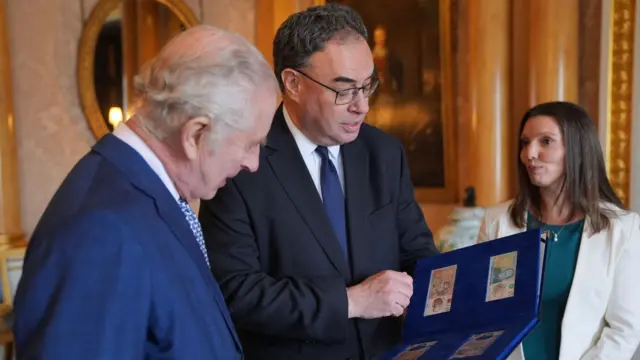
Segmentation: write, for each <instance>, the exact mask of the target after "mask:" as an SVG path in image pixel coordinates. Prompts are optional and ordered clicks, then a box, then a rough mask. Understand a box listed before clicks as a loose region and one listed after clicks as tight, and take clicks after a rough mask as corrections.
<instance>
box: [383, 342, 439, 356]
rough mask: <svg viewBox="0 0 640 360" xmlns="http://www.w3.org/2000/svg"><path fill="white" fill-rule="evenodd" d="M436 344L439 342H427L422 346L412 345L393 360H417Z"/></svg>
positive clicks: (421, 344)
mask: <svg viewBox="0 0 640 360" xmlns="http://www.w3.org/2000/svg"><path fill="white" fill-rule="evenodd" d="M436 343H437V341H427V342H423V343H420V344H415V345H410V346H408V347H407V348H406V349H405V350H404V351H403V352H401V353H400V354H398V355H396V357H394V358H393V360H417V359H418V358H419V357H420V356H422V355H424V353H426V352H427V351H428V350H429V349H431V347H433V345H435V344H436Z"/></svg>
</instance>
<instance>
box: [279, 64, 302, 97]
mask: <svg viewBox="0 0 640 360" xmlns="http://www.w3.org/2000/svg"><path fill="white" fill-rule="evenodd" d="M280 77H281V78H282V83H283V84H284V93H286V94H287V95H288V96H289V98H290V99H291V100H293V101H295V102H298V99H299V98H300V77H299V76H298V73H296V72H295V71H294V70H291V69H284V70H282V72H281V73H280Z"/></svg>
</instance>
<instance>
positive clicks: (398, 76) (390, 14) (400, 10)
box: [328, 0, 457, 202]
mask: <svg viewBox="0 0 640 360" xmlns="http://www.w3.org/2000/svg"><path fill="white" fill-rule="evenodd" d="M328 2H338V3H342V4H345V5H348V6H350V7H352V8H353V9H354V10H356V11H357V12H358V13H359V14H360V15H361V16H362V18H363V20H364V22H365V25H366V26H367V29H368V32H369V39H368V40H369V43H370V46H371V49H372V52H373V57H374V62H375V65H376V70H377V72H378V74H379V77H380V81H381V83H380V87H379V89H378V91H377V92H376V94H375V95H374V96H373V97H372V99H371V100H370V105H371V109H370V111H369V114H368V115H367V120H366V121H367V122H368V123H370V124H372V125H374V126H376V127H378V128H380V129H381V130H383V131H385V132H387V133H388V134H390V135H392V136H394V137H396V138H398V139H400V141H401V142H402V143H403V145H404V148H405V151H406V153H407V159H408V162H409V167H410V170H411V180H412V181H413V185H414V187H415V191H416V197H417V200H418V201H420V202H455V201H456V200H457V199H456V193H457V163H456V154H455V150H456V146H455V128H454V126H455V125H454V121H455V119H454V114H453V100H454V99H453V73H452V71H453V66H454V64H453V61H454V57H453V50H452V47H453V43H452V40H453V38H452V35H451V28H452V26H451V23H452V18H451V13H452V6H453V0H333V1H328Z"/></svg>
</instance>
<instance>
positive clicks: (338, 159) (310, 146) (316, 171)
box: [282, 105, 344, 199]
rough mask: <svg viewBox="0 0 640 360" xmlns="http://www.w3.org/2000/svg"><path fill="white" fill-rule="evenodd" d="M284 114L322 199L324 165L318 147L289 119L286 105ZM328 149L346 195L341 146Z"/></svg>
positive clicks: (283, 110) (283, 109) (283, 108)
mask: <svg viewBox="0 0 640 360" xmlns="http://www.w3.org/2000/svg"><path fill="white" fill-rule="evenodd" d="M282 113H283V114H284V120H285V121H286V123H287V126H288V127H289V131H291V134H292V135H293V139H294V140H295V141H296V144H297V145H298V150H300V155H302V159H303V160H304V163H305V164H306V165H307V169H308V170H309V174H310V175H311V179H313V183H314V184H315V185H316V189H317V190H318V194H320V198H321V199H322V188H321V187H320V166H321V165H322V158H321V157H320V155H319V154H318V153H317V152H316V148H317V147H318V145H316V144H314V143H313V142H312V141H311V140H309V138H308V137H306V136H305V135H304V134H303V133H302V132H301V131H300V129H298V128H297V127H296V126H295V124H294V123H293V121H291V118H290V117H289V113H288V112H287V108H286V107H284V105H283V106H282ZM327 149H328V150H329V159H331V162H333V166H335V167H336V170H337V171H338V177H339V178H340V186H341V187H342V193H343V194H344V171H343V169H342V152H341V151H340V145H333V146H327Z"/></svg>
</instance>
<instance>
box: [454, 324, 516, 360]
mask: <svg viewBox="0 0 640 360" xmlns="http://www.w3.org/2000/svg"><path fill="white" fill-rule="evenodd" d="M503 332H504V330H500V331H490V332H485V333H481V334H475V335H473V336H472V337H471V338H470V339H469V340H467V341H466V342H465V343H464V344H463V345H462V346H461V347H460V348H459V349H458V351H456V353H455V354H453V356H451V359H455V358H466V357H472V356H478V355H482V354H484V352H485V351H486V350H487V348H489V346H490V345H491V344H493V343H494V342H495V341H496V339H498V337H499V336H500V335H501V334H502V333H503Z"/></svg>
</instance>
